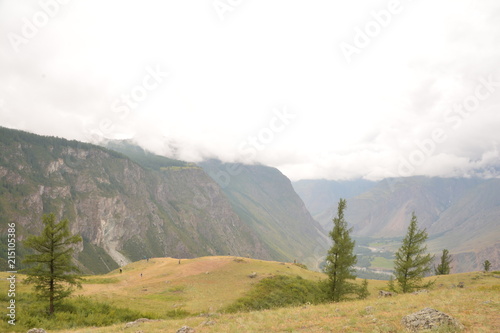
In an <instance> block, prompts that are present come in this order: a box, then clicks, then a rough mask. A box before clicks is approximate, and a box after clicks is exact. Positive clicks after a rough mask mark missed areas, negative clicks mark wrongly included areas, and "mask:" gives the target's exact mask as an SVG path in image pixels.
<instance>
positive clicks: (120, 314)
mask: <svg viewBox="0 0 500 333" xmlns="http://www.w3.org/2000/svg"><path fill="white" fill-rule="evenodd" d="M1 298H2V300H1V301H2V303H4V302H8V299H7V295H2V296H1ZM16 303H17V304H20V305H21V304H22V306H18V307H17V308H16V310H17V312H16V325H15V326H11V325H9V327H7V324H6V323H5V321H2V323H1V324H0V331H2V332H7V331H12V330H14V331H16V332H26V331H27V330H29V329H30V328H33V327H43V328H44V329H46V330H49V329H50V330H55V329H64V330H69V329H75V328H78V327H92V326H98V327H101V326H109V325H113V324H116V323H123V322H127V321H133V320H136V319H138V318H144V317H147V318H155V317H154V315H152V314H148V313H141V312H139V311H134V310H130V309H127V308H119V307H116V306H113V305H111V304H109V303H103V302H96V301H95V300H92V299H91V298H89V297H83V296H77V297H71V298H67V299H65V300H62V301H59V302H57V312H55V313H54V314H53V315H49V314H48V313H47V311H46V304H45V302H42V301H39V300H36V297H35V295H33V294H32V293H18V294H17V295H16Z"/></svg>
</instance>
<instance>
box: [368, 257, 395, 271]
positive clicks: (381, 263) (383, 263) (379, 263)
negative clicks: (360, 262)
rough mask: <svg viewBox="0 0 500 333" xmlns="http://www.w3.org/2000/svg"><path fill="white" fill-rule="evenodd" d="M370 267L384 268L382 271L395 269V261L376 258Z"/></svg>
mask: <svg viewBox="0 0 500 333" xmlns="http://www.w3.org/2000/svg"><path fill="white" fill-rule="evenodd" d="M370 267H376V268H382V269H393V268H394V260H391V259H387V258H384V257H375V258H373V261H372V262H371V263H370Z"/></svg>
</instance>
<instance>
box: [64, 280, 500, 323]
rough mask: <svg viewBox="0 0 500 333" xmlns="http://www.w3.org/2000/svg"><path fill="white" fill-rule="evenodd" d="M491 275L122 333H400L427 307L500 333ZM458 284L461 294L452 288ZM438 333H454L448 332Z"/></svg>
mask: <svg viewBox="0 0 500 333" xmlns="http://www.w3.org/2000/svg"><path fill="white" fill-rule="evenodd" d="M432 279H435V277H433V278H432ZM498 281H499V280H498V278H495V277H493V276H492V274H488V275H485V274H483V273H479V272H473V273H462V274H455V275H449V276H440V277H438V278H437V281H436V284H435V287H434V288H433V289H431V290H430V292H429V293H422V294H418V295H413V294H405V295H397V296H395V297H391V298H378V297H377V295H376V293H377V291H378V289H381V288H384V286H385V284H383V283H382V282H380V281H370V291H371V296H370V297H369V298H368V299H366V300H362V301H351V302H342V303H334V304H322V305H301V306H296V307H290V308H280V309H272V310H264V311H254V312H245V313H235V314H219V313H213V314H208V315H206V316H193V317H187V318H184V319H174V320H163V321H158V322H150V323H143V324H140V325H138V326H136V327H134V328H132V329H125V332H127V331H130V332H134V331H138V330H142V331H144V332H150V333H156V332H176V330H177V329H179V328H180V327H182V326H184V325H187V326H189V327H192V328H195V329H196V332H207V333H209V332H214V333H215V332H217V333H224V332H404V331H405V329H404V327H403V326H402V324H401V318H402V317H403V316H406V315H408V314H410V313H414V312H417V311H419V310H422V309H423V308H425V307H431V308H434V309H436V310H439V311H442V312H444V313H447V314H449V315H451V316H453V317H454V318H456V319H458V320H459V321H460V322H461V323H462V324H463V325H464V326H465V331H464V332H484V333H487V332H498V331H500V317H499V316H498V313H499V312H500V284H499V282H498ZM459 282H464V283H465V288H463V289H462V288H456V287H454V285H457V284H458V283H459ZM123 331H124V325H123V324H120V325H114V326H111V327H106V328H101V329H94V330H88V329H79V330H75V331H71V332H73V333H84V332H100V333H114V332H123ZM437 332H453V331H452V330H449V329H447V328H443V329H441V330H437Z"/></svg>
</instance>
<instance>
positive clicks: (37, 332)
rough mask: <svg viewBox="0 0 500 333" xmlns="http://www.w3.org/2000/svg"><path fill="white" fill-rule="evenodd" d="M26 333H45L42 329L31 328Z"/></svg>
mask: <svg viewBox="0 0 500 333" xmlns="http://www.w3.org/2000/svg"><path fill="white" fill-rule="evenodd" d="M27 333H47V331H45V330H44V329H43V328H32V329H30V330H29V331H28V332H27Z"/></svg>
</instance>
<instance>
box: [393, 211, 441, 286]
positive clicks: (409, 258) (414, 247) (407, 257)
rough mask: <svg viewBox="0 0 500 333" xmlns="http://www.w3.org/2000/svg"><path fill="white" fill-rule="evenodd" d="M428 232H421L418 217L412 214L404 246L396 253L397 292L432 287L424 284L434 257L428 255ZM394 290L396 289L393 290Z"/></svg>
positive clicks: (428, 283)
mask: <svg viewBox="0 0 500 333" xmlns="http://www.w3.org/2000/svg"><path fill="white" fill-rule="evenodd" d="M426 240H427V232H426V231H425V230H419V229H418V226H417V216H416V215H415V213H412V217H411V222H410V225H409V226H408V231H407V233H406V237H405V238H404V239H403V244H402V245H401V247H400V248H399V250H398V251H397V252H396V259H395V260H394V275H395V276H396V282H397V287H396V291H401V292H403V293H408V292H412V291H414V290H418V289H421V288H427V287H429V286H430V284H431V283H430V282H427V283H422V279H423V278H424V276H425V274H426V273H428V272H430V271H431V262H432V259H433V256H431V255H430V254H427V253H426V252H427V247H426V246H425V241H426ZM392 290H394V288H392Z"/></svg>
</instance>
